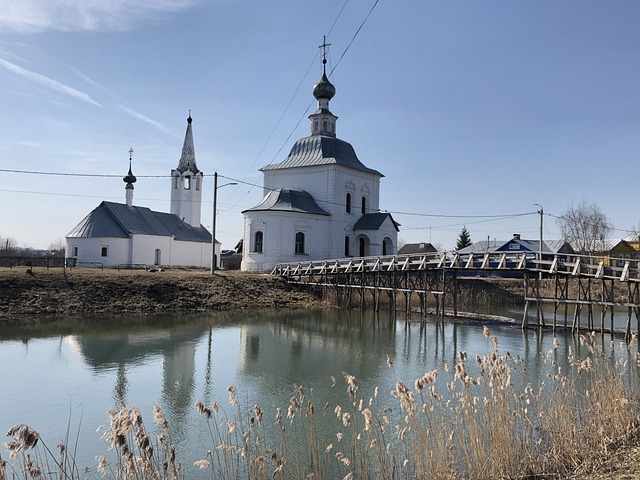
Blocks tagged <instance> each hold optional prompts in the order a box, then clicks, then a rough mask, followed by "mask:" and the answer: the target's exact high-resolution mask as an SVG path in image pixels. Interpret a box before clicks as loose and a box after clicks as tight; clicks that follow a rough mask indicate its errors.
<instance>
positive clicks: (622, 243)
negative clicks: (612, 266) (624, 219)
mask: <svg viewBox="0 0 640 480" xmlns="http://www.w3.org/2000/svg"><path fill="white" fill-rule="evenodd" d="M616 247H623V249H626V250H628V251H629V252H633V251H635V248H633V247H632V246H631V245H630V244H629V243H628V242H627V240H623V239H621V238H606V239H604V240H602V241H599V242H597V243H596V250H598V251H600V252H609V251H611V250H613V249H614V248H616Z"/></svg>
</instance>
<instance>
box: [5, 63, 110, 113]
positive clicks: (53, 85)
mask: <svg viewBox="0 0 640 480" xmlns="http://www.w3.org/2000/svg"><path fill="white" fill-rule="evenodd" d="M0 66H2V67H4V68H6V69H7V70H9V71H11V72H13V73H16V74H17V75H20V76H21V77H23V78H26V79H27V80H30V81H32V82H34V83H37V84H39V85H43V86H45V87H47V88H49V89H51V90H55V91H57V92H60V93H63V94H65V95H68V96H70V97H73V98H75V99H77V100H80V101H82V102H85V103H88V104H89V105H94V106H96V107H101V108H102V105H100V104H99V103H98V102H96V101H95V100H94V99H93V98H91V97H90V96H89V94H87V93H85V92H81V91H80V90H76V89H75V88H73V87H70V86H68V85H65V84H64V83H60V82H59V81H57V80H53V79H52V78H49V77H45V76H44V75H40V74H39V73H36V72H32V71H31V70H27V69H26V68H22V67H20V66H19V65H16V64H15V63H11V62H9V61H7V60H4V59H2V58H0Z"/></svg>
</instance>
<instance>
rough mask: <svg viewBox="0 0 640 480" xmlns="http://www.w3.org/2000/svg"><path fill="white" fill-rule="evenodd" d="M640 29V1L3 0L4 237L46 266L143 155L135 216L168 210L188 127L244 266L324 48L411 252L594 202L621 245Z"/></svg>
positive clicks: (553, 229) (0, 157) (350, 132)
mask: <svg viewBox="0 0 640 480" xmlns="http://www.w3.org/2000/svg"><path fill="white" fill-rule="evenodd" d="M374 5H375V8H373V10H372V7H374ZM369 13H370V15H369ZM367 15H369V16H368V18H367ZM365 19H366V21H365ZM638 19H640V2H638V1H637V0H609V1H606V2H603V1H592V0H564V1H562V2H558V1H556V0H537V1H514V0H504V1H500V0H492V1H488V0H486V1H481V0H458V1H455V2H451V1H444V0H441V1H430V0H393V1H392V0H380V1H379V2H378V3H377V4H376V2H375V0H350V1H349V0H347V1H345V0H326V1H324V2H311V1H299V0H298V1H294V0H289V1H284V0H270V1H268V2H267V1H235V0H220V1H217V0H99V1H98V0H84V1H79V0H58V1H56V2H55V3H52V2H50V0H3V2H2V6H0V105H1V106H2V108H0V169H3V170H5V171H0V205H1V206H0V237H11V238H14V239H15V240H16V241H17V243H18V245H20V246H31V247H35V248H47V247H48V246H49V245H50V244H51V243H54V242H56V241H58V240H60V239H63V238H64V236H65V235H66V234H67V233H68V232H69V231H70V230H71V229H72V228H73V227H74V226H75V225H76V224H77V223H78V222H79V221H80V220H81V219H82V218H83V217H84V216H85V215H86V214H87V213H88V212H89V211H90V210H92V209H93V208H94V207H96V206H97V205H98V204H99V203H100V201H101V200H103V199H104V200H111V201H118V202H124V182H122V179H121V177H122V176H124V175H125V174H126V172H127V169H128V157H129V154H128V150H129V148H133V149H134V154H133V172H134V174H135V175H136V176H138V182H137V183H136V185H135V196H134V203H135V204H136V205H141V206H148V207H150V208H152V209H155V210H161V211H168V210H169V178H168V175H169V173H170V171H171V169H172V168H175V167H176V166H177V163H178V160H179V157H180V151H181V147H182V141H183V138H184V132H185V129H186V117H187V115H188V112H189V109H191V111H192V116H193V119H194V120H193V131H194V142H195V150H196V159H197V163H198V167H199V168H200V169H201V170H203V171H204V173H205V175H207V177H206V179H205V187H204V196H205V202H204V204H203V209H202V223H203V225H205V226H210V225H211V217H212V197H213V195H212V188H213V180H212V177H211V174H212V173H213V171H214V170H217V171H218V173H219V175H221V176H223V177H226V178H220V181H219V184H224V183H228V182H233V181H238V182H239V185H237V186H227V187H224V188H220V189H219V191H218V217H217V238H218V239H219V240H220V241H222V243H223V248H233V246H234V245H235V244H236V243H237V241H238V240H239V239H240V238H241V237H242V226H243V218H242V214H241V213H240V212H241V211H242V210H244V209H246V208H250V207H252V206H255V205H256V204H257V203H259V201H260V199H261V196H262V190H261V188H260V187H259V185H261V184H262V176H261V174H260V172H259V168H261V167H262V166H264V165H266V164H268V163H272V162H274V161H280V160H282V159H283V158H284V157H285V156H286V155H287V153H288V152H289V149H290V148H291V146H292V145H293V143H294V141H295V140H296V139H298V138H300V137H303V136H306V135H307V134H308V120H307V116H308V115H309V114H310V113H312V110H311V109H308V108H309V107H310V105H311V104H312V100H313V97H312V95H311V88H312V86H313V84H314V83H315V82H316V81H317V80H318V79H319V77H320V73H321V63H320V56H319V55H318V53H319V50H318V48H317V47H318V45H320V44H321V43H322V38H323V35H327V41H328V42H329V43H331V47H330V49H329V57H328V58H329V64H328V66H329V67H331V68H335V71H334V74H333V77H332V79H331V80H332V82H333V83H334V85H335V86H336V90H337V93H336V96H335V97H334V99H333V100H332V102H331V110H332V112H333V113H334V114H336V115H337V116H339V120H338V126H337V129H338V136H339V137H340V138H342V139H343V140H346V141H348V142H350V143H351V144H352V145H353V146H354V148H355V150H356V152H357V154H358V156H359V158H360V159H361V160H362V162H363V163H364V164H365V165H367V166H368V167H370V168H374V169H376V170H378V171H380V172H382V173H383V174H384V175H385V177H384V178H383V179H382V183H381V201H380V207H381V209H382V210H387V211H390V212H392V214H393V216H394V218H395V219H396V220H397V221H398V222H400V223H401V225H402V227H401V231H400V234H399V238H400V239H401V240H402V241H403V242H420V241H431V242H432V243H434V244H438V245H440V246H441V247H443V248H452V247H453V246H454V245H455V240H456V238H457V236H458V234H459V232H460V230H461V229H462V226H463V225H466V227H467V229H468V230H469V232H470V233H471V238H472V240H474V241H476V240H484V239H486V238H487V237H489V238H491V239H493V238H497V239H508V238H510V236H511V234H513V233H521V234H522V236H523V238H537V237H538V229H539V216H538V215H537V213H536V210H537V209H538V208H539V207H537V206H535V205H534V204H541V205H543V207H544V211H545V213H549V214H551V215H561V214H562V212H563V211H565V210H566V208H567V207H568V206H569V205H570V204H571V202H574V203H579V202H581V201H582V200H587V201H588V202H591V203H596V204H598V205H599V206H600V208H601V209H602V210H603V211H604V213H605V214H606V215H607V216H608V217H609V219H610V220H611V221H612V223H613V224H614V226H615V227H616V228H618V229H621V230H619V231H613V232H612V233H611V236H612V237H624V236H626V235H628V232H626V231H625V230H629V229H632V228H634V227H637V226H638V224H639V222H640V211H639V210H638V204H639V200H638V194H637V190H638V185H639V184H640V166H639V165H640V162H638V155H639V153H640V92H639V85H640V82H639V80H640V29H639V28H638V26H637V24H638ZM363 22H364V25H363ZM361 25H362V28H361V29H360V31H359V32H358V33H357V35H356V32H357V31H358V28H360V26H361ZM354 36H355V38H354ZM312 108H313V107H312ZM6 170H24V171H38V172H56V173H64V174H78V173H82V174H92V175H117V177H115V178H114V177H100V176H97V177H82V176H67V175H58V176H51V175H32V174H24V173H12V172H7V171H6ZM241 182H246V183H241ZM253 185H256V186H253ZM523 213H524V214H529V215H522V216H512V217H509V218H481V217H482V216H500V215H517V214H523ZM551 215H549V216H546V215H545V218H544V220H545V229H544V235H545V238H552V239H557V238H559V232H560V229H559V227H558V225H557V223H556V221H555V219H554V217H553V216H551Z"/></svg>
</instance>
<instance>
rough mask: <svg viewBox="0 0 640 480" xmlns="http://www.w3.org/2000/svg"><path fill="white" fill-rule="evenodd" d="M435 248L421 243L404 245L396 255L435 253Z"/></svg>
mask: <svg viewBox="0 0 640 480" xmlns="http://www.w3.org/2000/svg"><path fill="white" fill-rule="evenodd" d="M437 251H438V250H437V249H436V247H434V246H433V245H431V244H430V243H427V242H422V243H405V244H404V245H403V246H402V247H400V249H399V250H398V255H408V254H411V253H432V252H437Z"/></svg>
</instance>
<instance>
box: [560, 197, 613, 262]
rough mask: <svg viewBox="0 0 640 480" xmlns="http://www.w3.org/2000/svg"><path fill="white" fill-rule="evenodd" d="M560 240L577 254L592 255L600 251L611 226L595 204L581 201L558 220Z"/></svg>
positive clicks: (572, 205)
mask: <svg viewBox="0 0 640 480" xmlns="http://www.w3.org/2000/svg"><path fill="white" fill-rule="evenodd" d="M557 222H558V224H559V225H560V229H561V231H562V238H563V239H564V240H565V241H567V242H569V243H570V244H571V246H572V247H573V248H574V250H575V251H576V252H578V253H593V252H597V251H600V250H602V245H603V241H604V239H605V238H607V235H608V233H609V231H610V230H611V228H612V224H611V222H610V221H609V219H608V218H607V216H606V215H605V214H604V213H603V212H602V210H600V207H599V206H598V205H597V204H595V203H588V202H587V201H586V200H582V202H580V203H579V204H578V205H574V204H573V202H571V206H570V207H569V208H567V210H566V211H565V212H564V213H563V214H562V215H561V216H560V217H559V218H558V220H557Z"/></svg>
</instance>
